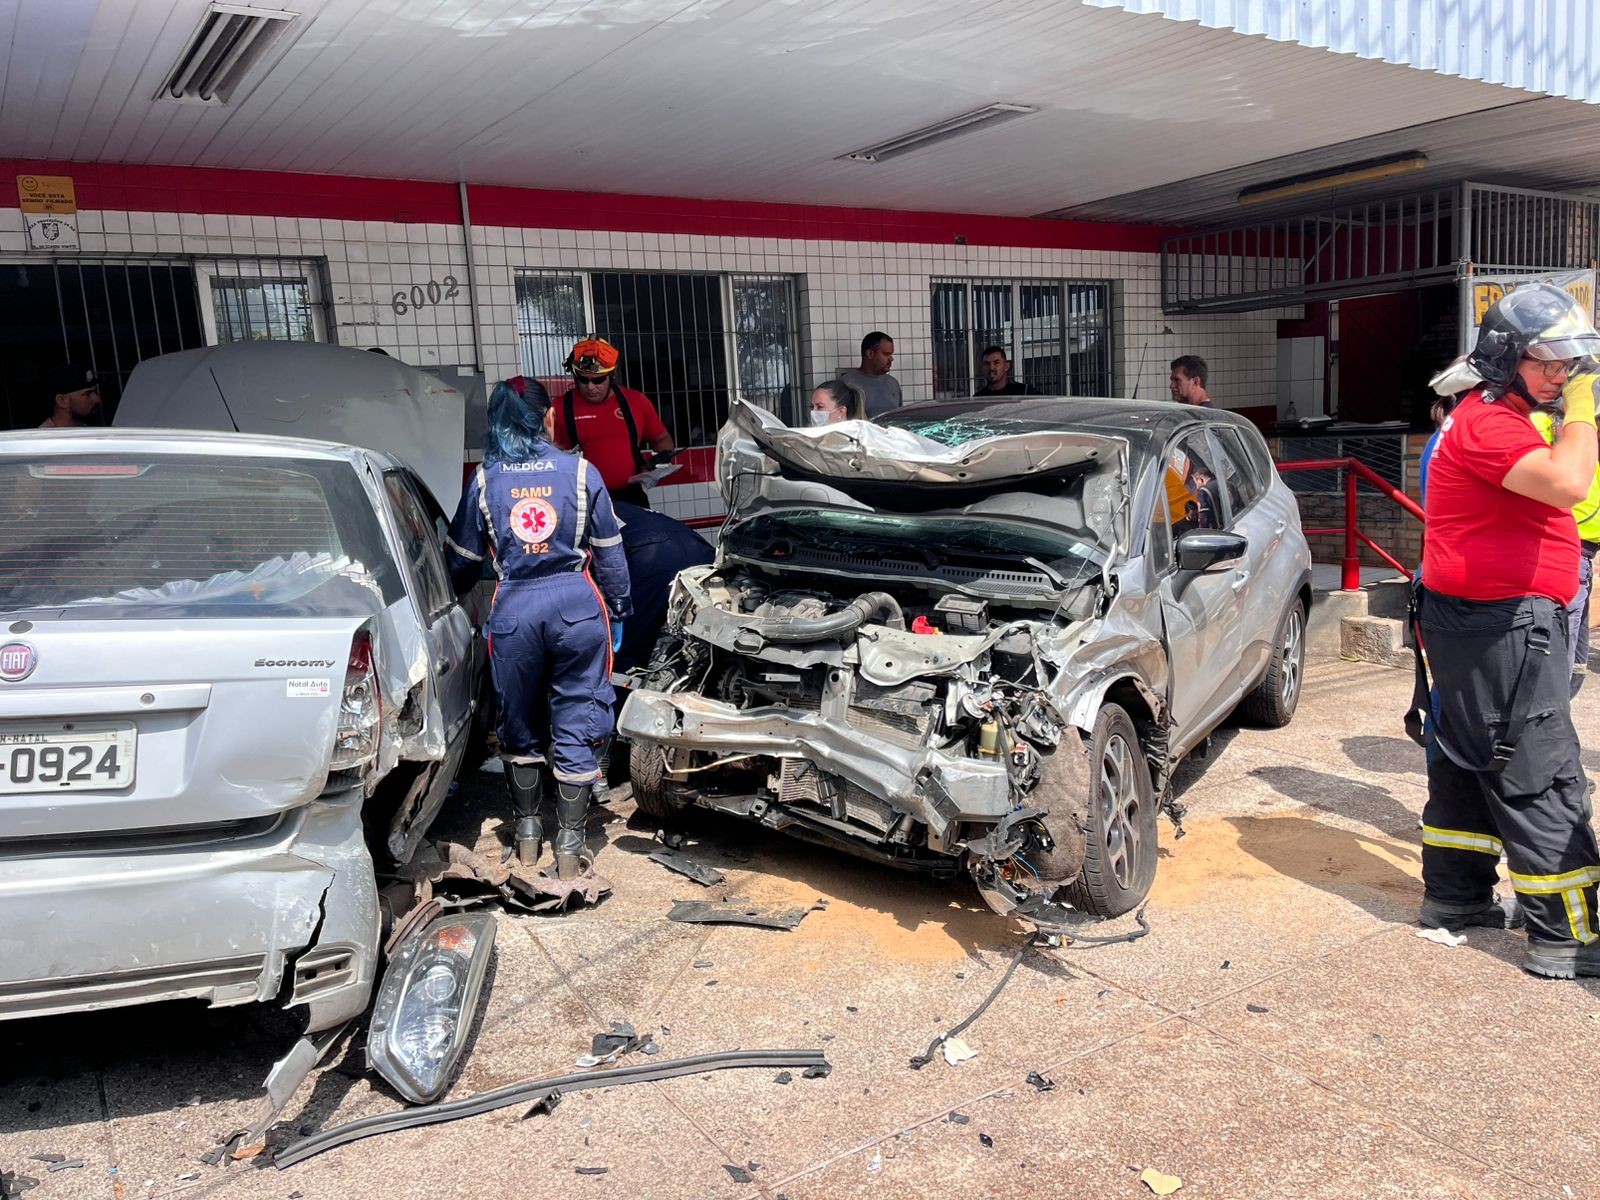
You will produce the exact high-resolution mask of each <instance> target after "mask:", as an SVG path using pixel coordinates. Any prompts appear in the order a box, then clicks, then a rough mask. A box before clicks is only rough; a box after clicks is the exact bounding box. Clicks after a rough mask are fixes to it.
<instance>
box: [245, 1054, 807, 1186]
mask: <svg viewBox="0 0 1600 1200" xmlns="http://www.w3.org/2000/svg"><path fill="white" fill-rule="evenodd" d="M741 1067H756V1068H772V1067H803V1068H805V1075H806V1078H808V1079H822V1078H826V1077H827V1075H828V1073H829V1072H830V1071H832V1069H833V1067H832V1066H831V1064H829V1062H828V1060H827V1059H826V1058H824V1057H823V1052H822V1051H821V1050H729V1051H724V1052H722V1053H718V1054H701V1055H696V1056H694V1057H692V1058H671V1059H667V1060H665V1061H664V1062H652V1063H637V1064H632V1065H629V1066H621V1067H609V1068H606V1069H603V1070H599V1071H582V1072H577V1073H574V1074H568V1075H557V1076H552V1077H550V1078H546V1079H530V1080H526V1081H524V1082H522V1083H512V1084H507V1085H506V1086H505V1087H500V1088H495V1089H493V1090H492V1091H488V1092H481V1093H479V1094H478V1095H476V1096H463V1097H461V1098H460V1099H459V1100H448V1101H435V1102H434V1103H432V1104H419V1105H416V1106H414V1107H411V1108H402V1109H399V1110H396V1111H393V1112H384V1113H377V1114H375V1115H373V1116H370V1117H358V1118H357V1119H356V1120H354V1121H351V1122H349V1123H348V1124H345V1125H340V1126H338V1127H336V1128H333V1129H324V1130H322V1131H321V1132H319V1133H317V1134H314V1135H313V1136H311V1137H308V1138H301V1139H300V1140H298V1141H295V1142H291V1143H290V1144H289V1145H287V1146H284V1147H282V1148H279V1149H277V1150H275V1151H274V1153H273V1154H272V1156H271V1163H272V1165H273V1166H275V1167H277V1168H279V1169H280V1170H281V1169H283V1168H285V1167H292V1166H294V1165H295V1164H296V1163H300V1162H304V1161H305V1160H306V1159H308V1158H311V1157H313V1156H315V1155H318V1154H321V1153H323V1152H324V1151H326V1150H332V1149H334V1148H335V1147H337V1146H344V1145H348V1144H349V1143H351V1142H354V1141H359V1140H360V1139H362V1138H365V1137H371V1136H372V1135H374V1134H379V1133H392V1132H394V1131H396V1130H400V1129H414V1128H416V1127H418V1126H422V1125H438V1124H442V1123H443V1122H445V1121H454V1120H457V1119H459V1118H462V1117H474V1116H477V1115H478V1114H480V1113H486V1112H496V1111H498V1110H499V1109H502V1108H510V1107H513V1106H514V1105H519V1104H526V1103H529V1102H531V1101H536V1100H538V1099H540V1098H542V1097H543V1096H545V1095H546V1094H548V1093H550V1092H552V1091H575V1090H580V1089H587V1088H603V1087H613V1086H620V1085H622V1084H627V1083H650V1082H654V1081H655V1080H658V1079H676V1078H678V1077H680V1076H683V1075H699V1074H702V1073H704V1072H706V1071H723V1070H732V1069H735V1068H741ZM219 1157H220V1156H219Z"/></svg>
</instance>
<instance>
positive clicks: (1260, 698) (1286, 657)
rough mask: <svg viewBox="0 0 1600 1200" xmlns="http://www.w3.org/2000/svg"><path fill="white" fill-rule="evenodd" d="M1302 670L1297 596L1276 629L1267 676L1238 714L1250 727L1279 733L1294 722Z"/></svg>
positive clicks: (1302, 623) (1301, 607)
mask: <svg viewBox="0 0 1600 1200" xmlns="http://www.w3.org/2000/svg"><path fill="white" fill-rule="evenodd" d="M1305 670H1306V605H1305V601H1304V600H1302V599H1300V598H1299V597H1298V596H1297V597H1295V600H1294V603H1293V604H1291V605H1289V611H1288V612H1286V613H1284V615H1283V620H1282V621H1281V622H1280V623H1279V625H1278V631H1277V638H1276V645H1274V646H1273V649H1272V658H1271V660H1270V661H1269V662H1268V663H1267V673H1266V674H1265V675H1264V676H1262V678H1261V682H1260V683H1258V684H1256V686H1255V689H1254V690H1253V691H1252V692H1251V693H1250V694H1249V695H1248V696H1246V697H1245V698H1244V700H1243V701H1242V702H1241V703H1240V705H1239V711H1240V712H1241V713H1242V714H1243V715H1244V717H1245V719H1246V720H1248V721H1250V722H1251V723H1253V724H1256V725H1265V726H1266V727H1267V728H1268V729H1282V728H1283V727H1284V726H1285V725H1287V724H1288V723H1289V722H1290V721H1292V720H1293V719H1294V710H1295V708H1296V706H1298V705H1299V703H1300V689H1301V687H1302V685H1303V684H1304V681H1305Z"/></svg>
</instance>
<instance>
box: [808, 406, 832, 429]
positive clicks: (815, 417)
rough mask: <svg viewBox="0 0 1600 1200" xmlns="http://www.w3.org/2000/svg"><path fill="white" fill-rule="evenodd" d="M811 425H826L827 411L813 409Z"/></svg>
mask: <svg viewBox="0 0 1600 1200" xmlns="http://www.w3.org/2000/svg"><path fill="white" fill-rule="evenodd" d="M811 423H812V424H813V425H826V424H828V410H827V409H825V408H813V409H812V410H811Z"/></svg>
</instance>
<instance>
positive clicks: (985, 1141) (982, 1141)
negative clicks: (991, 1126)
mask: <svg viewBox="0 0 1600 1200" xmlns="http://www.w3.org/2000/svg"><path fill="white" fill-rule="evenodd" d="M978 1144H979V1145H981V1146H984V1147H985V1148H987V1149H989V1150H993V1149H994V1139H993V1138H992V1137H990V1136H989V1135H988V1134H987V1133H980V1134H979V1135H978Z"/></svg>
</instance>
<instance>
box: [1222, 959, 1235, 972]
mask: <svg viewBox="0 0 1600 1200" xmlns="http://www.w3.org/2000/svg"><path fill="white" fill-rule="evenodd" d="M1231 966H1233V960H1232V959H1231V958H1225V959H1223V960H1222V968H1221V969H1222V970H1224V971H1226V970H1227V969H1228V968H1229V967H1231Z"/></svg>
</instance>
